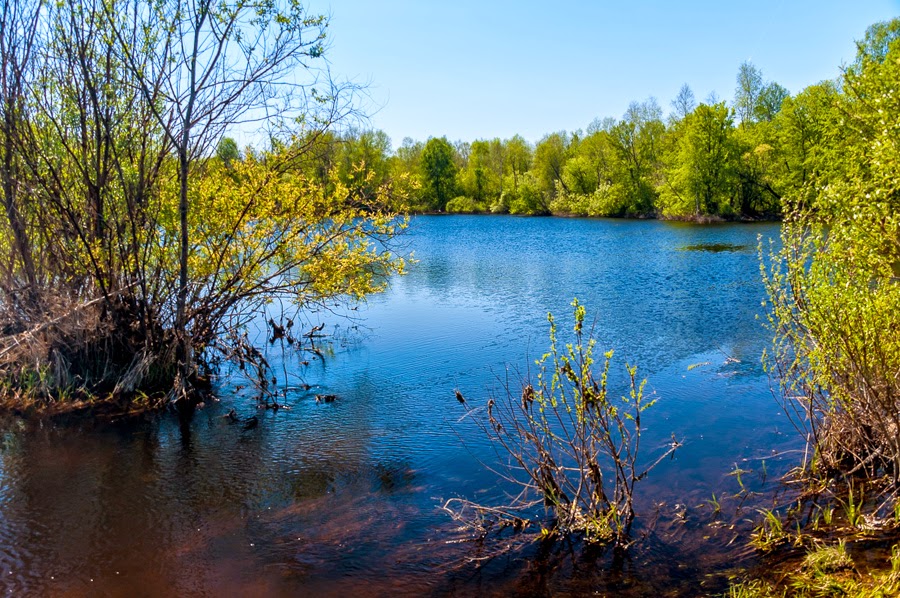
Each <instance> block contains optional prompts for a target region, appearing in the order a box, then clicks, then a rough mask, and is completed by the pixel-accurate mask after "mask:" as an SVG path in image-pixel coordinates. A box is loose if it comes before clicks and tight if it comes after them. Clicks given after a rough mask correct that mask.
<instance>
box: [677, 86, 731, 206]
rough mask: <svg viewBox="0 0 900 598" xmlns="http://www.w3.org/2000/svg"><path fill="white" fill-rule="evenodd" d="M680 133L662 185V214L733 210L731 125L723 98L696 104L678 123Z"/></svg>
mask: <svg viewBox="0 0 900 598" xmlns="http://www.w3.org/2000/svg"><path fill="white" fill-rule="evenodd" d="M679 126H681V127H682V129H683V130H682V135H681V137H680V139H679V143H678V146H677V148H676V151H675V156H674V160H673V161H672V162H671V164H670V167H669V170H668V172H667V173H666V175H667V176H666V183H665V185H663V186H662V197H661V198H660V203H661V204H662V208H663V214H665V215H666V216H681V217H683V216H691V215H692V216H701V215H706V214H725V215H731V214H732V213H733V208H732V199H733V197H734V195H735V178H734V177H735V158H736V156H735V147H734V139H733V132H734V125H733V121H732V118H731V112H730V111H729V109H728V108H727V107H726V106H725V103H724V102H720V103H718V104H714V105H712V106H709V105H707V104H700V105H699V106H697V108H696V109H695V110H694V111H693V112H692V113H691V114H689V115H688V116H687V117H686V118H685V119H684V120H683V121H681V123H680V125H679Z"/></svg>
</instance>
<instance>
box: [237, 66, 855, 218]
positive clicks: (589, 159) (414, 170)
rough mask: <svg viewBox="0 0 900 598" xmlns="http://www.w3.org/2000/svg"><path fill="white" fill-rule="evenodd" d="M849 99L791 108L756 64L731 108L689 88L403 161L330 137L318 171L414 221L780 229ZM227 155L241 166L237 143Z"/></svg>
mask: <svg viewBox="0 0 900 598" xmlns="http://www.w3.org/2000/svg"><path fill="white" fill-rule="evenodd" d="M849 68H852V66H851V67H849ZM843 94H844V92H843V91H842V88H841V83H840V82H839V79H835V80H834V81H825V82H822V83H818V84H816V85H811V86H809V87H807V88H806V89H804V90H802V91H801V92H800V93H798V94H796V95H794V96H791V95H790V94H789V92H788V90H786V89H785V88H784V87H782V86H781V85H779V84H778V83H776V82H773V81H766V80H765V78H764V77H763V73H762V72H761V70H760V69H759V68H757V67H756V66H755V65H753V64H751V63H749V62H745V63H744V64H742V65H741V66H740V68H739V70H738V74H737V78H736V89H735V95H734V99H733V100H732V101H731V102H726V101H724V100H720V99H718V98H717V97H715V95H711V96H710V97H708V98H706V99H705V100H704V101H697V99H696V98H695V96H694V93H693V92H692V90H691V88H690V87H689V86H688V85H684V86H682V88H681V90H680V92H679V93H678V95H677V97H676V98H675V99H674V100H672V102H671V108H672V109H671V110H670V111H669V115H668V116H667V117H665V116H664V114H663V109H662V107H661V106H660V104H659V103H658V102H657V100H656V99H655V98H650V99H648V100H646V101H643V102H632V103H631V105H630V106H629V107H628V110H627V111H626V112H625V114H624V115H623V117H622V118H621V119H615V118H602V119H599V118H598V119H596V120H594V121H593V122H592V123H591V124H590V125H589V126H588V127H587V130H586V131H582V130H580V129H579V130H577V131H574V132H566V131H559V132H555V133H550V134H548V135H546V136H544V137H543V138H542V139H541V140H540V141H538V142H537V144H534V145H532V144H531V143H529V142H528V141H526V140H525V139H523V138H522V137H521V136H519V135H516V136H514V137H512V138H510V139H498V138H495V139H479V140H476V141H472V142H468V141H456V142H451V141H449V140H448V139H447V138H446V137H432V138H430V139H428V140H426V141H424V142H423V141H415V140H412V139H410V138H406V139H404V140H403V141H402V143H401V144H400V146H399V147H397V148H396V149H395V150H392V147H391V140H390V139H389V138H388V136H387V135H386V134H385V133H384V132H382V131H377V130H359V129H357V130H350V131H346V132H343V133H339V132H326V133H325V134H321V135H319V136H318V137H317V138H316V139H314V140H310V142H311V144H312V145H313V148H312V150H313V151H311V152H309V153H308V154H307V155H308V158H309V159H308V161H307V164H306V169H307V170H308V171H309V172H308V173H307V174H311V175H314V176H316V177H318V178H319V179H320V180H321V181H322V182H323V183H325V184H333V181H334V178H333V177H334V174H335V173H336V174H337V179H338V180H339V181H340V182H341V183H342V184H343V185H345V186H346V187H347V188H348V189H350V190H351V191H352V192H353V193H354V194H356V195H358V196H359V197H360V198H365V197H366V196H374V195H375V193H376V190H377V189H379V188H381V187H383V186H385V185H387V184H390V185H391V187H392V189H393V196H394V197H395V200H396V202H397V205H396V206H395V207H396V208H397V209H399V210H401V211H407V212H413V213H416V212H419V213H421V212H455V213H495V214H505V213H509V214H528V215H545V214H558V215H576V216H612V217H656V218H666V219H682V220H706V219H726V220H731V219H750V220H753V219H777V218H780V216H781V213H782V198H783V197H785V196H787V195H796V194H797V193H799V192H801V190H802V189H803V188H804V186H805V185H806V184H807V183H808V182H809V181H810V180H813V179H817V180H821V178H822V176H823V175H824V174H825V173H826V172H827V171H828V169H829V168H830V166H829V164H828V163H827V162H828V159H829V158H828V156H834V155H835V153H836V152H835V150H838V152H837V153H839V147H840V144H841V120H842V118H843V116H842V113H841V109H840V105H841V100H842V96H843ZM247 151H248V152H249V151H252V150H249V149H248V150H247ZM219 154H220V157H222V158H223V159H225V160H230V159H235V158H239V157H240V155H241V154H240V152H239V151H238V147H237V145H236V144H235V142H234V141H233V140H232V139H230V138H226V139H224V140H223V142H222V145H221V146H220V148H219ZM329 181H332V183H329Z"/></svg>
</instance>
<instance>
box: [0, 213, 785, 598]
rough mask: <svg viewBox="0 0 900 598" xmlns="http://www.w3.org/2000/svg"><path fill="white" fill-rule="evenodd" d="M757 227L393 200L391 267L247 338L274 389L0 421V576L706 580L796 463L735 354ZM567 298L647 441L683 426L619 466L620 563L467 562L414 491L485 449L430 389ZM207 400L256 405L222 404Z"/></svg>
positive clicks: (296, 588)
mask: <svg viewBox="0 0 900 598" xmlns="http://www.w3.org/2000/svg"><path fill="white" fill-rule="evenodd" d="M777 234H778V227H777V225H762V224H757V225H712V226H693V225H685V224H673V223H662V222H654V221H611V220H583V219H536V218H533V219H521V218H513V217H419V218H415V219H414V220H413V221H412V223H411V226H410V229H409V232H408V233H407V234H406V235H405V236H404V238H403V239H402V243H403V244H404V246H405V248H406V249H407V250H408V251H413V252H414V255H415V259H416V260H418V262H417V263H416V264H415V265H413V266H412V267H411V268H410V270H409V273H408V275H407V276H405V277H401V278H397V279H396V280H394V281H393V282H392V285H391V288H390V290H389V291H388V292H387V293H385V294H383V295H380V296H377V297H373V298H371V299H370V300H369V302H368V303H367V304H366V305H363V306H361V307H360V308H359V309H358V310H346V312H345V315H348V316H349V317H350V319H347V318H343V317H339V316H338V315H335V314H323V315H314V316H310V321H309V322H308V323H307V324H316V323H319V322H324V323H325V324H326V329H325V331H326V332H328V333H329V334H330V335H331V339H332V340H331V342H330V344H329V346H328V350H329V354H328V355H327V357H326V359H325V360H324V361H323V360H321V359H314V360H310V356H309V355H304V356H297V355H289V356H288V357H287V358H286V359H285V360H280V359H279V357H278V353H277V350H276V347H272V348H270V351H271V352H272V360H273V362H275V363H277V364H279V365H278V371H279V376H280V377H281V378H282V379H284V378H285V374H287V378H288V384H289V385H291V386H292V387H293V390H291V391H289V392H288V393H287V396H286V398H285V402H286V403H287V404H288V405H289V406H290V407H291V409H290V410H279V411H277V412H272V411H263V410H257V409H256V408H255V404H254V402H253V400H252V397H251V394H250V391H248V390H246V389H244V390H241V389H235V388H234V386H235V385H236V384H237V382H232V383H231V386H230V387H229V386H226V387H224V388H223V389H222V393H221V394H222V399H221V402H219V403H216V404H213V405H210V406H207V407H206V408H205V409H203V410H201V411H199V412H198V413H197V415H196V417H195V418H194V420H193V421H192V422H191V423H190V424H189V425H187V426H184V425H180V424H179V422H178V420H177V419H176V418H175V417H173V416H168V415H160V416H155V417H152V418H149V419H147V420H144V421H140V422H130V423H119V424H108V425H90V426H87V425H79V426H73V425H65V426H63V425H58V424H57V425H51V424H43V425H39V424H28V425H26V424H24V423H22V422H16V421H13V422H8V423H7V424H6V425H5V428H4V431H3V432H2V446H0V573H2V577H0V579H2V582H0V584H2V587H3V588H5V589H6V590H7V591H8V592H9V593H10V594H14V595H75V596H78V595H92V596H93V595H129V596H140V595H148V596H149V595H211V596H220V595H316V596H318V595H354V596H355V595H422V594H426V595H445V594H457V595H475V594H484V595H511V594H519V595H533V594H542V593H547V594H549V593H552V594H563V595H566V594H572V595H580V594H590V593H600V594H607V595H635V596H640V595H684V596H693V595H698V594H704V593H715V592H721V591H723V588H724V587H725V584H727V576H728V575H729V574H731V573H733V571H734V568H735V567H738V566H742V565H752V564H753V555H752V553H751V551H749V550H748V549H747V548H746V547H745V546H746V541H747V539H748V537H749V536H748V534H749V532H750V530H751V529H752V519H753V518H754V517H755V516H756V512H755V510H754V509H755V508H756V507H757V506H760V505H768V504H770V503H771V492H772V491H773V489H774V488H775V487H776V484H775V483H774V482H773V480H774V479H775V478H776V477H777V475H778V474H780V473H783V472H784V471H785V470H786V469H787V468H789V467H790V466H791V465H792V464H793V463H794V462H795V461H796V460H798V458H799V457H798V456H797V455H796V454H794V453H787V454H782V452H783V451H786V450H791V449H795V448H796V446H797V442H796V438H795V435H794V432H793V429H792V428H790V426H789V424H788V422H787V421H786V419H785V417H784V415H782V414H781V411H780V408H779V406H778V404H777V403H776V401H775V400H774V399H773V397H772V394H771V392H770V389H769V383H768V380H767V378H766V377H765V374H764V373H763V372H762V369H761V366H760V354H761V352H762V350H763V348H764V347H765V345H766V341H767V339H768V333H767V332H766V331H765V330H764V329H763V328H762V325H761V321H759V320H758V319H757V318H756V314H757V313H760V312H761V305H760V303H761V300H762V299H763V295H764V292H763V289H762V286H761V284H760V282H759V265H758V259H757V255H756V245H757V236H758V235H762V236H763V237H777ZM573 297H578V298H579V300H580V301H581V302H582V303H583V304H584V305H585V306H586V307H587V310H588V319H589V321H590V322H593V323H594V324H595V326H596V330H597V337H598V338H599V339H600V345H601V347H602V348H604V349H605V348H614V349H615V350H616V357H615V361H614V366H613V367H614V370H615V371H618V372H619V374H614V375H613V381H614V383H616V384H617V383H619V382H621V380H622V376H621V375H620V374H621V371H622V367H623V363H624V361H627V362H629V363H633V364H638V365H639V367H640V371H639V373H640V375H641V376H645V377H647V378H648V380H649V382H648V389H650V390H652V391H654V392H655V393H656V394H657V395H658V397H659V402H658V403H657V405H656V406H655V407H654V408H653V409H652V410H651V411H648V412H647V415H646V417H645V424H646V425H647V440H646V443H645V448H646V449H647V450H648V453H653V452H654V451H658V450H661V449H662V447H663V445H664V443H665V442H666V441H667V440H668V439H669V438H670V437H671V434H672V433H674V434H675V435H676V437H677V438H679V439H680V440H682V441H683V442H684V446H683V447H682V448H681V449H680V450H679V451H678V452H677V453H676V457H675V458H674V459H673V460H671V461H666V462H664V463H663V464H662V465H661V466H660V467H659V468H658V469H656V470H654V471H653V473H652V474H651V475H650V477H649V478H648V479H647V480H645V481H644V482H642V484H643V486H642V487H640V488H639V493H640V496H639V498H638V512H639V517H640V519H639V523H638V526H637V528H638V530H637V531H638V535H639V536H641V537H643V540H642V541H641V542H639V543H638V544H637V545H636V546H635V547H634V548H633V550H632V551H631V552H630V553H629V555H628V556H627V557H626V558H625V559H624V560H619V559H617V558H614V556H613V555H610V554H606V553H604V552H603V551H590V550H587V551H585V550H581V549H580V547H578V546H574V547H570V546H566V545H558V546H555V547H550V548H547V547H542V546H538V545H531V546H526V547H524V548H522V549H520V550H516V551H513V552H510V553H506V554H505V555H503V556H500V557H497V558H493V559H489V560H485V561H478V562H474V563H473V562H472V560H471V559H472V557H477V556H479V555H484V554H486V552H489V551H491V550H493V549H495V548H496V546H492V545H490V544H488V545H486V546H479V545H476V544H474V543H472V542H466V541H460V540H465V539H466V536H465V534H462V533H460V532H459V531H457V530H455V528H454V523H453V522H452V521H451V520H450V519H449V517H447V516H446V515H445V514H444V513H443V512H441V511H440V510H439V508H438V507H439V505H440V504H441V503H442V501H443V500H444V499H448V498H451V497H456V496H461V497H466V498H469V499H476V500H482V501H485V502H490V501H492V500H497V499H501V498H502V497H503V493H504V491H506V490H508V488H505V487H504V486H503V484H502V483H500V482H499V481H498V479H497V478H496V476H495V475H494V474H492V473H490V472H489V471H487V470H486V469H485V468H484V467H483V465H482V464H481V463H480V461H486V462H491V460H492V459H493V457H492V453H491V452H490V451H489V447H488V446H486V444H485V442H484V441H483V439H482V438H481V437H480V436H479V435H478V434H477V430H475V428H474V427H473V426H471V425H470V422H468V421H467V420H464V419H463V420H461V419H460V418H461V416H462V415H463V414H464V411H463V410H462V408H461V406H460V405H459V404H458V403H457V402H456V400H455V398H454V392H453V391H454V389H456V388H459V389H460V390H461V391H462V392H463V393H464V394H465V395H466V396H467V397H468V398H469V402H470V403H471V404H479V403H483V402H484V401H485V400H486V398H487V397H488V396H489V395H490V394H491V393H497V392H500V391H501V390H502V389H503V386H504V383H505V381H506V380H507V379H508V380H510V381H511V382H513V383H515V382H516V381H517V380H518V379H519V375H520V374H519V373H520V372H524V371H526V370H527V369H528V368H529V367H532V368H533V362H534V360H535V359H536V358H538V357H539V356H540V355H541V354H542V353H543V352H544V351H545V350H546V348H547V321H546V314H547V312H548V311H552V312H553V313H554V314H556V315H557V319H558V322H559V323H560V328H561V329H564V328H568V326H569V325H570V323H571V308H570V306H569V304H570V302H571V301H572V298H573ZM301 360H309V365H301V363H300V362H301ZM302 384H309V385H311V388H310V389H309V390H308V391H304V390H302V388H303V387H302V386H301V385H302ZM315 394H334V395H337V397H338V398H337V400H335V401H334V402H330V403H317V402H316V401H315V398H314V396H315ZM232 407H234V408H235V409H236V410H237V412H238V414H239V415H240V416H241V417H242V418H248V417H250V416H253V415H256V416H258V418H259V420H260V423H259V425H258V426H257V427H255V428H253V429H248V430H245V429H244V428H243V426H242V425H241V424H232V423H230V422H229V421H228V420H227V419H226V418H223V417H222V416H223V415H224V414H225V413H226V412H227V411H228V410H229V409H231V408H232ZM773 453H778V454H773ZM735 469H739V470H741V471H743V472H744V473H742V474H741V475H740V476H738V475H735V474H734V471H735ZM739 478H740V479H739ZM741 485H743V486H744V488H745V489H746V492H744V493H743V494H742V495H741V496H735V495H737V494H738V493H739V492H740V490H741ZM749 491H756V492H759V493H760V494H758V495H750V496H747V492H749ZM714 494H715V496H716V500H718V501H719V502H720V503H721V505H722V508H721V511H720V512H718V513H717V512H715V511H714V509H712V508H711V507H710V502H708V501H711V499H712V497H713V495H714ZM767 501H768V502H767ZM479 551H481V552H479Z"/></svg>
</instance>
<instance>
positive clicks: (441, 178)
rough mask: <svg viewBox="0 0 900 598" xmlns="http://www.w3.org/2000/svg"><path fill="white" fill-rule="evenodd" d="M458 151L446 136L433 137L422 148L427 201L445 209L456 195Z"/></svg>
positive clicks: (431, 206) (429, 204) (424, 188)
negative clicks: (456, 158)
mask: <svg viewBox="0 0 900 598" xmlns="http://www.w3.org/2000/svg"><path fill="white" fill-rule="evenodd" d="M455 157H456V152H455V151H454V148H453V146H452V145H450V142H449V141H447V138H446V137H432V138H431V139H429V140H428V142H427V143H426V144H425V147H424V148H423V149H422V158H421V169H422V184H423V194H424V199H425V202H426V203H427V205H428V207H429V208H430V209H432V210H443V209H444V208H445V207H446V205H447V202H448V201H450V200H451V199H453V197H455V196H456V173H457V170H458V168H457V165H456V160H455Z"/></svg>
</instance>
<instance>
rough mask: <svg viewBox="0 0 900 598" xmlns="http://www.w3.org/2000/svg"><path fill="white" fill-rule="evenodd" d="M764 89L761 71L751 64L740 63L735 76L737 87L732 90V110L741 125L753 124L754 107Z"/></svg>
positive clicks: (746, 62) (754, 116) (747, 62)
mask: <svg viewBox="0 0 900 598" xmlns="http://www.w3.org/2000/svg"><path fill="white" fill-rule="evenodd" d="M763 87H764V83H763V75H762V71H760V70H759V69H758V68H757V67H756V66H755V65H754V64H753V63H751V62H749V61H744V62H742V63H741V66H740V68H739V69H738V74H737V87H736V88H735V90H734V110H735V112H736V113H737V116H738V119H739V120H740V123H741V125H746V124H749V123H752V122H754V120H755V118H756V106H757V104H758V102H759V96H760V94H762V91H763Z"/></svg>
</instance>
